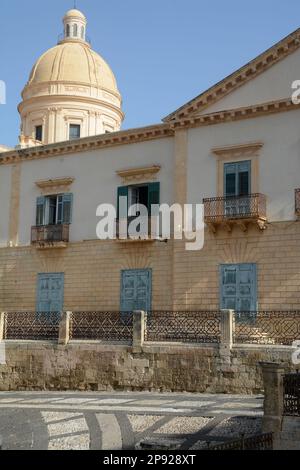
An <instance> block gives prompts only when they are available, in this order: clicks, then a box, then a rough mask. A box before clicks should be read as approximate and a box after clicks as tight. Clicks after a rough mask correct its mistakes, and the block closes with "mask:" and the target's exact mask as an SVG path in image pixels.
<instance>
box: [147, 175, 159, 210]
mask: <svg viewBox="0 0 300 470" xmlns="http://www.w3.org/2000/svg"><path fill="white" fill-rule="evenodd" d="M152 204H160V183H158V182H155V183H149V184H148V210H149V211H150V210H151V205H152Z"/></svg>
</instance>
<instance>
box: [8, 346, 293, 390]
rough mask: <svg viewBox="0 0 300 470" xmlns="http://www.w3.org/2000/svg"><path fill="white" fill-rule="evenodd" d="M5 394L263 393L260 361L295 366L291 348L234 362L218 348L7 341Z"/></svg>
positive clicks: (243, 354)
mask: <svg viewBox="0 0 300 470" xmlns="http://www.w3.org/2000/svg"><path fill="white" fill-rule="evenodd" d="M4 344H5V346H6V359H7V363H6V365H0V390H1V391H8V390H14V391H16V390H92V391H96V390H101V391H105V390H113V389H114V390H116V389H117V390H136V391H140V390H156V391H174V392H183V391H186V392H207V393H240V394H243V393H246V394H252V393H260V392H262V390H263V380H262V372H261V368H260V366H259V364H258V363H259V362H262V361H266V362H279V363H281V364H283V365H284V366H285V367H286V368H289V367H290V368H291V366H290V364H291V354H292V348H290V347H288V346H252V345H250V346H249V345H247V346H237V345H235V346H233V348H232V350H231V353H230V360H228V356H226V358H225V359H226V360H224V358H223V356H222V355H220V350H219V346H218V345H193V344H188V345H187V344H181V343H180V344H174V343H171V344H170V343H169V344H166V343H144V345H143V347H142V348H141V350H140V352H137V353H135V352H134V350H133V348H132V347H131V346H127V345H117V344H104V343H99V342H87V341H71V342H69V343H68V344H67V345H66V346H63V345H59V344H57V343H52V342H49V341H48V342H40V341H28V342H24V341H23V342H22V341H5V342H4Z"/></svg>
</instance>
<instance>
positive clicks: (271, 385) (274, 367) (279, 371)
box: [259, 362, 284, 434]
mask: <svg viewBox="0 0 300 470" xmlns="http://www.w3.org/2000/svg"><path fill="white" fill-rule="evenodd" d="M259 365H260V366H261V368H262V375H263V382H264V392H265V399H264V417H263V432H273V433H275V434H276V433H279V432H280V431H281V423H282V415H283V375H284V368H283V367H282V365H280V364H277V363H273V362H260V363H259Z"/></svg>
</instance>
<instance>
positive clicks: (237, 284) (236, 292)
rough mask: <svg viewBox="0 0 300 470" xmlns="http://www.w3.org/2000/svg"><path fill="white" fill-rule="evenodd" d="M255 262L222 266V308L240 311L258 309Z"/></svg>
mask: <svg viewBox="0 0 300 470" xmlns="http://www.w3.org/2000/svg"><path fill="white" fill-rule="evenodd" d="M256 278H257V275H256V264H255V263H243V264H228V265H222V266H221V268H220V305H221V308H225V309H227V308H228V309H233V310H236V311H238V312H248V311H255V310H257V285H256V284H257V280H256Z"/></svg>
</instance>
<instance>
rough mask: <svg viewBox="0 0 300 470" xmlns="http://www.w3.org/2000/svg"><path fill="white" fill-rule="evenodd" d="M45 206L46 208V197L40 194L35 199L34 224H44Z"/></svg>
mask: <svg viewBox="0 0 300 470" xmlns="http://www.w3.org/2000/svg"><path fill="white" fill-rule="evenodd" d="M45 208H46V198H45V196H40V197H38V198H37V200H36V225H37V226H41V225H44V224H45Z"/></svg>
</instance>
